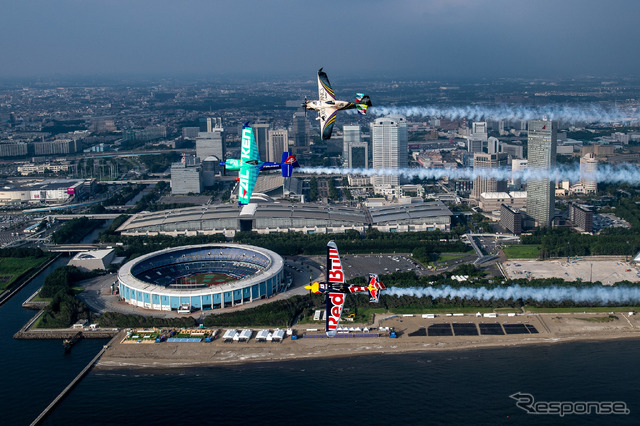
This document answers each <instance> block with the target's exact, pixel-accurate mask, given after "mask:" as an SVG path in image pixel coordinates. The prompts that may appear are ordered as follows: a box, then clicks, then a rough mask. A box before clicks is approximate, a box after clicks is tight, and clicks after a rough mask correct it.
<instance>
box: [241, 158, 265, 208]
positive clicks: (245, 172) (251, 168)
mask: <svg viewBox="0 0 640 426" xmlns="http://www.w3.org/2000/svg"><path fill="white" fill-rule="evenodd" d="M259 171H260V166H255V165H252V164H246V163H244V162H243V163H242V166H241V167H240V171H239V172H238V177H239V178H240V187H239V189H238V204H249V200H251V194H253V187H254V186H255V185H256V180H257V179H258V173H259Z"/></svg>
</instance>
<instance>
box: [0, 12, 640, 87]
mask: <svg viewBox="0 0 640 426" xmlns="http://www.w3.org/2000/svg"><path fill="white" fill-rule="evenodd" d="M327 11H330V12H331V13H328V14H327V13H326V12H327ZM639 12H640V4H639V3H637V2H634V1H630V0H618V1H614V2H607V3H604V2H598V1H577V0H565V1H561V2H551V1H548V0H543V1H539V2H536V3H535V4H533V3H531V4H530V3H527V2H524V1H515V2H514V1H489V0H480V1H470V0H457V1H441V0H433V1H415V0H401V1H397V2H381V1H374V2H365V1H353V2H348V3H344V2H337V1H328V2H325V4H324V5H323V7H322V8H321V7H320V6H319V5H317V4H313V3H302V2H285V1H278V2H260V1H256V0H250V1H247V2H242V4H239V3H227V2H208V3H199V2H193V1H188V2H180V3H175V2H168V1H154V2H151V1H148V0H142V1H138V2H135V3H133V4H131V3H129V2H121V1H114V2H109V3H92V2H76V1H72V0H61V1H59V2H54V3H50V2H44V1H41V0H40V1H35V2H29V3H28V4H21V3H19V2H14V3H12V4H11V5H9V6H8V7H5V8H4V9H3V13H2V16H0V36H1V37H0V39H1V40H3V42H2V51H3V61H2V64H0V78H2V79H6V78H24V77H38V76H123V75H125V76H156V77H157V76H160V77H162V76H227V77H234V78H236V77H242V76H261V77H266V76H268V77H273V78H283V77H293V76H295V77H300V78H303V77H304V76H305V75H307V74H309V73H310V71H311V72H313V71H315V70H316V69H317V68H319V67H322V66H324V67H325V68H326V69H330V70H331V71H332V73H334V75H335V76H336V77H335V78H345V76H349V78H353V77H355V76H357V77H360V78H365V77H383V78H427V79H428V78H442V77H447V78H478V77H480V78H483V77H485V78H486V77H488V78H498V77H525V78H531V77H545V78H548V77H576V76H585V75H596V76H610V75H615V76H625V75H632V74H633V73H634V72H635V70H636V69H637V67H638V65H640V59H639V58H638V57H637V55H633V54H631V52H633V51H634V50H635V40H636V37H635V34H634V29H635V26H634V24H635V22H634V20H635V18H636V17H637V16H639ZM265 16H269V19H264V17H265ZM328 17H329V18H328ZM319 29H322V30H319ZM327 29H328V30H327ZM247 57H251V61H250V62H249V61H248V60H247ZM442 58H446V60H443V59H442Z"/></svg>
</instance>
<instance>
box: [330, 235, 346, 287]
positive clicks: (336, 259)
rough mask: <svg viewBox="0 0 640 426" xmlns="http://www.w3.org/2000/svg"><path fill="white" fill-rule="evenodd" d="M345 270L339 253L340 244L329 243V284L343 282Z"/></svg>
mask: <svg viewBox="0 0 640 426" xmlns="http://www.w3.org/2000/svg"><path fill="white" fill-rule="evenodd" d="M343 283H344V272H343V271H342V262H340V255H339V254H338V246H337V245H336V243H335V242H333V241H329V242H328V243H327V284H343Z"/></svg>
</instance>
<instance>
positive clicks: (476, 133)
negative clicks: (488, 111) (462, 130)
mask: <svg viewBox="0 0 640 426" xmlns="http://www.w3.org/2000/svg"><path fill="white" fill-rule="evenodd" d="M471 129H472V132H471V137H472V138H474V139H479V140H481V141H486V140H487V137H488V130H487V122H486V121H474V122H473V125H472V127H471Z"/></svg>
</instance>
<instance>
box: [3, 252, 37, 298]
mask: <svg viewBox="0 0 640 426" xmlns="http://www.w3.org/2000/svg"><path fill="white" fill-rule="evenodd" d="M48 260H49V257H5V258H0V291H4V290H6V289H7V288H9V287H10V286H11V285H12V284H13V283H14V282H15V280H16V279H17V278H18V277H19V276H20V275H22V274H24V273H25V272H28V271H29V270H30V269H35V268H37V267H38V266H40V265H42V264H43V263H45V262H46V261H48Z"/></svg>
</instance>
